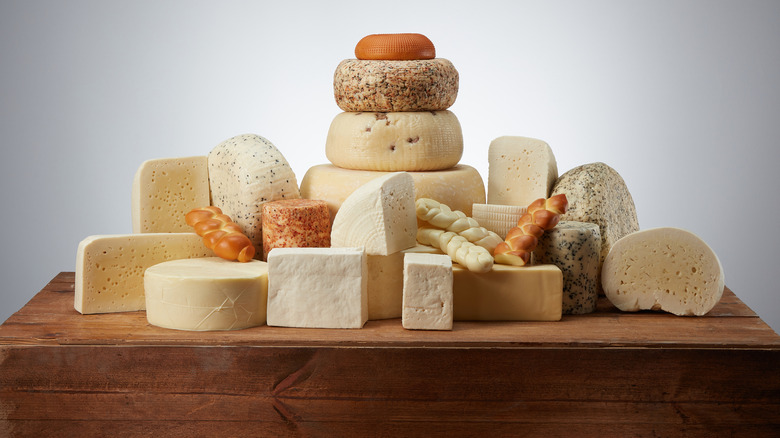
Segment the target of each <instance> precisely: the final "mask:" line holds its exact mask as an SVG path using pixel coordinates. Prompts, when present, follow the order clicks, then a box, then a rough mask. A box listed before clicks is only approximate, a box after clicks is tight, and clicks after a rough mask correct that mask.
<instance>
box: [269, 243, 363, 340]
mask: <svg viewBox="0 0 780 438" xmlns="http://www.w3.org/2000/svg"><path fill="white" fill-rule="evenodd" d="M367 270H368V268H367V265H366V257H365V253H364V252H363V249H362V248H274V249H272V250H271V252H269V253H268V318H267V324H268V325H270V326H282V327H304V328H361V327H363V324H365V322H366V320H367V319H368V293H367V282H368V275H367Z"/></svg>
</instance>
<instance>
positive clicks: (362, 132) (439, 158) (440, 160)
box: [325, 111, 463, 172]
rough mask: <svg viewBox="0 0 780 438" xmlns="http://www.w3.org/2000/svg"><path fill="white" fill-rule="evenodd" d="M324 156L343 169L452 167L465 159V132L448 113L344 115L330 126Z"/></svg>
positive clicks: (411, 170)
mask: <svg viewBox="0 0 780 438" xmlns="http://www.w3.org/2000/svg"><path fill="white" fill-rule="evenodd" d="M325 155H326V156H327V157H328V160H330V162H331V163H333V164H335V165H336V166H338V167H343V168H345V169H356V170H379V171H386V172H398V171H405V172H416V171H426V170H442V169H449V168H451V167H453V166H455V165H456V164H458V161H460V158H461V156H462V155H463V133H462V132H461V127H460V122H458V118H457V117H455V114H453V113H451V112H449V111H432V112H391V113H341V114H338V115H337V116H336V117H335V118H334V119H333V122H332V123H331V125H330V129H329V131H328V137H327V140H326V142H325Z"/></svg>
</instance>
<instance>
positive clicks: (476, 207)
mask: <svg viewBox="0 0 780 438" xmlns="http://www.w3.org/2000/svg"><path fill="white" fill-rule="evenodd" d="M526 210H528V208H527V207H521V206H519V205H500V204H478V203H475V204H473V205H472V206H471V217H472V218H474V220H475V221H477V222H479V224H480V225H481V226H483V227H485V228H486V229H488V230H490V231H492V232H494V233H496V234H498V235H499V237H501V238H502V239H505V238H506V235H507V233H508V232H509V230H511V229H512V228H514V227H516V226H517V222H518V221H519V220H520V217H522V216H523V215H524V214H525V212H526Z"/></svg>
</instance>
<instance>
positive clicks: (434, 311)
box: [401, 253, 452, 330]
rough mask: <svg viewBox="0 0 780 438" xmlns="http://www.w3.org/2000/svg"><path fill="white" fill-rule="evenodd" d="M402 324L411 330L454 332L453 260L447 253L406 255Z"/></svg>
mask: <svg viewBox="0 0 780 438" xmlns="http://www.w3.org/2000/svg"><path fill="white" fill-rule="evenodd" d="M403 306H404V308H403V315H402V317H401V325H403V328H405V329H409V330H452V260H450V257H449V256H447V255H445V254H420V253H409V254H406V255H405V256H404V299H403Z"/></svg>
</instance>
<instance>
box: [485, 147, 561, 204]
mask: <svg viewBox="0 0 780 438" xmlns="http://www.w3.org/2000/svg"><path fill="white" fill-rule="evenodd" d="M488 165H489V167H488V189H487V192H488V193H487V202H488V204H505V205H518V206H521V207H527V206H528V205H529V204H531V203H532V202H534V201H535V200H537V199H539V198H547V197H549V195H550V190H551V189H552V187H553V184H554V183H555V180H556V179H557V178H558V164H557V163H556V161H555V156H554V155H553V151H552V149H551V148H550V146H549V145H548V144H547V143H545V142H543V141H541V140H537V139H535V138H528V137H511V136H505V137H499V138H497V139H495V140H493V141H492V142H491V143H490V147H489V148H488Z"/></svg>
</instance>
